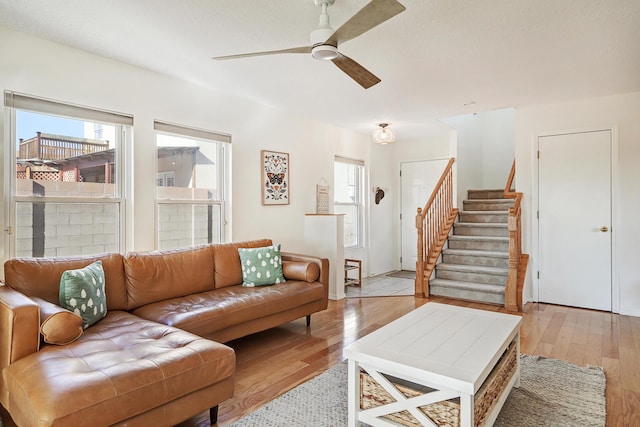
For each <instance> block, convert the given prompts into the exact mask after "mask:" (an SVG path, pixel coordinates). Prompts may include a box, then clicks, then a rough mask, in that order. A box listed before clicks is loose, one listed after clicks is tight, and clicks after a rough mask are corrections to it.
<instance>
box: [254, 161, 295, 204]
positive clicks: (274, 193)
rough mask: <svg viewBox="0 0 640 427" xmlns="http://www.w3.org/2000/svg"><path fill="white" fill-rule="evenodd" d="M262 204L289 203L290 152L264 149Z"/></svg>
mask: <svg viewBox="0 0 640 427" xmlns="http://www.w3.org/2000/svg"><path fill="white" fill-rule="evenodd" d="M260 163H261V168H262V176H261V179H262V204H263V205H265V206H270V205H288V204H289V153H278V152H276V151H267V150H262V151H261V152H260Z"/></svg>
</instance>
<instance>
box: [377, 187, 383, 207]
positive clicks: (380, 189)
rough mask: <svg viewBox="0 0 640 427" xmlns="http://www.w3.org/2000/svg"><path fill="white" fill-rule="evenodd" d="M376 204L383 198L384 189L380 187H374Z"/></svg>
mask: <svg viewBox="0 0 640 427" xmlns="http://www.w3.org/2000/svg"><path fill="white" fill-rule="evenodd" d="M375 193H376V205H379V204H380V200H382V199H384V190H383V189H382V188H380V187H377V188H376V191H375Z"/></svg>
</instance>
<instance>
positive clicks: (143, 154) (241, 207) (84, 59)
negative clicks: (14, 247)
mask: <svg viewBox="0 0 640 427" xmlns="http://www.w3.org/2000/svg"><path fill="white" fill-rule="evenodd" d="M0 51H1V52H2V55H0V89H1V90H3V91H4V90H12V91H17V92H22V93H26V94H30V95H34V96H38V97H44V98H49V99H54V100H58V101H62V102H68V103H73V104H78V105H86V106H90V107H94V108H98V109H105V110H112V111H117V112H122V113H127V114H132V115H133V116H134V138H133V139H134V143H133V148H132V154H133V171H134V172H133V174H134V182H135V188H134V194H133V196H132V199H133V205H132V209H131V210H132V211H133V212H129V214H130V217H131V218H132V221H133V224H131V223H129V224H128V225H129V226H130V227H131V226H133V230H134V233H133V240H132V241H130V242H128V244H127V249H128V250H132V249H135V250H150V249H153V248H154V240H155V237H154V233H155V228H154V221H153V220H152V219H153V218H154V188H155V187H154V186H155V174H154V167H155V166H154V164H155V161H154V160H155V158H156V153H155V133H154V130H153V120H154V119H157V120H162V121H167V122H172V123H179V124H182V125H186V126H194V127H197V128H203V129H209V130H213V131H220V132H224V133H229V134H231V135H232V141H233V142H232V176H233V191H232V218H233V223H232V225H231V230H232V234H231V236H229V238H230V239H232V240H234V241H240V240H246V239H255V238H263V237H264V238H271V239H273V240H274V241H276V242H280V243H282V245H283V250H285V251H303V249H304V248H305V244H304V215H305V213H313V212H315V207H316V205H315V188H316V187H315V186H316V184H317V183H318V182H320V180H321V179H322V178H323V177H324V178H325V179H326V180H327V181H328V182H329V183H331V182H332V179H333V160H334V156H335V155H336V154H338V155H343V156H347V157H353V158H359V159H363V160H365V161H366V162H368V161H369V159H368V156H369V151H368V150H369V146H370V144H371V140H370V135H368V134H362V133H357V132H353V131H350V130H347V129H341V128H337V127H335V126H331V125H328V124H323V123H319V122H315V121H311V120H308V119H305V118H302V117H295V116H293V115H292V114H291V113H290V112H283V111H279V110H277V109H274V108H272V107H268V106H264V105H260V104H256V103H254V102H251V101H248V100H245V99H241V98H238V97H235V96H231V95H226V94H222V93H217V92H213V91H211V90H208V89H206V88H203V87H200V86H197V85H194V84H191V83H187V82H184V81H181V80H178V79H174V78H170V77H167V76H163V75H160V74H156V73H153V72H150V71H148V70H144V69H141V68H137V67H133V66H129V65H126V64H123V63H120V62H117V61H113V60H109V59H105V58H102V57H98V56H95V55H92V54H89V53H87V52H84V51H80V50H77V49H73V48H69V47H66V46H63V45H59V44H56V43H53V42H49V41H46V40H42V39H39V38H36V37H32V36H28V35H25V34H22V33H18V32H13V31H9V30H7V29H5V28H1V27H0ZM5 121H6V115H3V116H2V117H0V135H5V134H6V132H8V126H5V125H7V124H8V123H5ZM5 131H6V132H5ZM262 149H268V150H273V151H282V152H287V153H289V156H290V181H291V182H290V186H291V187H290V191H291V202H290V204H289V205H287V206H266V207H265V206H262V205H261V203H260V200H261V193H260V189H261V184H260V150H262ZM2 151H4V150H2ZM0 156H4V153H3V154H0ZM0 160H1V159H0ZM8 161H9V159H7V162H8ZM0 164H1V165H2V169H3V170H2V173H1V175H2V176H3V177H4V175H5V174H4V164H5V162H4V161H3V162H0ZM0 179H3V178H0ZM0 188H4V182H0ZM4 201H6V199H5V200H4ZM3 207H4V203H3ZM1 211H2V212H0V215H1V216H0V225H1V226H2V228H4V227H5V226H6V225H5V222H4V215H5V212H4V209H1ZM0 241H2V245H4V244H5V243H6V242H5V239H0ZM373 251H374V252H375V251H376V249H374V250H373ZM2 253H4V246H2V247H0V254H2ZM5 256H6V255H5Z"/></svg>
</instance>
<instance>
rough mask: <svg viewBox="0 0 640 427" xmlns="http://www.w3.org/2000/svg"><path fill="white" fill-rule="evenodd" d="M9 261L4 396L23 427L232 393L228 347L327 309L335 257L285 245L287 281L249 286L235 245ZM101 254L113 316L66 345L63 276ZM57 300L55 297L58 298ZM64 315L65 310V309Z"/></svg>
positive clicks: (150, 422)
mask: <svg viewBox="0 0 640 427" xmlns="http://www.w3.org/2000/svg"><path fill="white" fill-rule="evenodd" d="M271 244H272V242H271V240H267V239H264V240H254V241H249V242H242V243H233V244H216V245H208V246H203V247H197V248H191V249H187V250H175V251H163V252H144V253H143V252H137V253H136V252H133V253H128V254H126V255H121V254H116V253H113V254H106V255H101V256H94V257H90V256H87V257H74V258H28V259H26V258H22V259H20V258H19V259H13V260H9V261H7V262H6V263H5V266H4V274H5V282H6V285H3V286H0V369H1V370H2V378H1V379H0V403H2V405H3V406H4V407H5V409H6V410H7V411H8V412H9V413H10V415H11V417H12V418H13V420H14V421H15V422H16V424H17V425H18V426H25V427H26V426H73V427H81V426H92V427H93V426H115V425H118V426H124V425H126V426H156V427H157V426H172V425H175V424H178V423H180V422H182V421H184V420H186V419H189V418H191V417H193V416H194V415H196V414H199V413H201V412H203V411H206V410H207V409H209V410H210V414H211V418H212V420H211V422H212V423H215V421H216V416H217V405H218V404H219V403H220V402H222V401H224V400H225V399H228V398H230V397H231V396H233V389H234V374H235V354H234V352H233V349H231V348H230V347H228V346H226V345H224V344H222V343H224V342H227V341H230V340H233V339H235V338H239V337H242V336H245V335H248V334H252V333H255V332H258V331H262V330H265V329H268V328H271V327H274V326H277V325H280V324H283V323H286V322H289V321H292V320H295V319H298V318H300V317H304V316H307V324H309V319H310V317H309V316H310V315H311V314H312V313H315V312H318V311H321V310H324V309H325V308H326V307H327V300H328V277H329V263H328V260H327V259H323V258H316V257H311V256H304V255H294V254H287V253H284V252H283V253H282V261H283V270H284V275H285V278H286V279H287V281H286V282H284V283H279V284H276V285H273V286H263V287H254V288H249V287H242V286H241V283H242V272H241V267H240V258H239V255H238V250H237V249H238V248H239V247H245V248H248V247H262V246H269V245H271ZM98 259H99V260H101V261H102V265H103V269H104V273H105V281H106V289H105V293H106V298H107V309H108V311H107V315H106V317H104V318H103V319H102V320H100V321H99V322H97V323H96V324H94V325H93V326H90V327H89V328H87V329H85V330H84V331H83V332H82V334H81V336H80V337H79V338H77V339H76V340H75V341H73V342H71V343H68V344H63V345H51V344H45V343H43V342H42V335H41V332H42V333H44V328H45V324H44V322H45V321H48V322H49V323H48V324H47V325H46V328H47V332H48V333H51V330H53V331H54V332H55V330H56V328H60V327H62V326H61V325H62V323H63V322H62V323H61V324H60V325H58V324H56V323H55V321H57V320H55V319H58V318H57V317H49V311H47V310H46V307H49V308H51V304H50V303H53V304H58V291H59V285H60V277H61V275H62V273H63V272H64V271H65V270H70V269H78V268H82V267H84V266H86V265H88V264H89V263H91V262H94V261H96V260H98ZM54 308H55V306H54ZM60 319H63V317H60Z"/></svg>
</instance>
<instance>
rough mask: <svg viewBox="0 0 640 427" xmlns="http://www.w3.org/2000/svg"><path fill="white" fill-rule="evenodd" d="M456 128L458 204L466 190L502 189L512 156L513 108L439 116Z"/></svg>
mask: <svg viewBox="0 0 640 427" xmlns="http://www.w3.org/2000/svg"><path fill="white" fill-rule="evenodd" d="M442 121H443V122H445V123H447V124H449V125H450V126H451V127H453V128H454V129H456V130H457V131H458V155H457V158H456V160H457V163H458V192H457V194H458V195H457V197H458V203H459V204H460V205H462V201H463V200H464V199H466V198H467V190H473V189H502V188H504V186H505V184H506V183H507V178H508V177H509V172H510V170H511V165H512V164H513V159H514V158H515V150H514V140H515V110H513V109H512V108H506V109H501V110H493V111H485V112H481V113H476V114H465V115H463V116H455V117H449V118H445V119H442Z"/></svg>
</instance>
